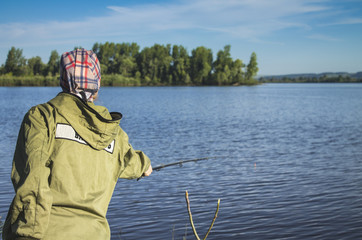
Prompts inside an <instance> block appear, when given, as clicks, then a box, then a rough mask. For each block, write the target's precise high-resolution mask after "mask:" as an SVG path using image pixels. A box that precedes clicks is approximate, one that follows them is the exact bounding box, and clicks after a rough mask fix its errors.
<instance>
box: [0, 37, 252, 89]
mask: <svg viewBox="0 0 362 240" xmlns="http://www.w3.org/2000/svg"><path fill="white" fill-rule="evenodd" d="M76 48H79V47H76ZM76 48H75V49H76ZM230 49H231V46H230V45H226V46H225V47H224V49H223V50H219V51H218V52H217V54H216V59H215V60H214V56H213V52H212V50H211V49H209V48H206V47H203V46H200V47H197V48H195V49H193V50H192V51H191V53H190V54H189V53H188V51H187V49H186V48H185V47H183V46H182V45H171V44H167V45H160V44H154V45H153V46H151V47H145V48H143V49H142V50H141V49H140V46H139V45H138V44H137V43H112V42H106V43H95V44H94V45H93V48H92V50H93V51H94V52H95V53H96V54H97V57H98V59H99V61H100V63H101V71H102V81H101V82H102V85H105V86H141V85H142V86H159V85H160V86H169V85H173V86H174V85H195V86H201V85H220V86H221V85H253V84H257V83H258V81H257V80H256V79H255V77H256V75H257V72H258V70H259V69H258V63H257V57H256V54H255V52H253V53H252V54H251V57H250V61H249V63H248V64H247V65H246V64H244V63H243V61H242V60H240V59H235V60H234V59H233V58H232V57H231V54H230ZM59 60H60V55H59V54H58V52H57V51H56V50H53V51H52V52H51V54H50V57H49V60H48V62H47V63H43V62H42V60H41V58H40V57H39V56H36V57H32V58H30V59H26V58H25V57H24V56H23V51H22V49H18V48H15V47H12V48H11V49H10V50H9V52H8V55H7V59H6V62H5V64H3V65H2V66H1V67H0V85H12V84H13V85H57V84H58V82H57V77H58V75H59ZM36 79H37V80H36ZM39 79H43V84H39V83H38V84H36V83H35V82H34V81H39ZM1 82H2V83H1ZM14 82H15V84H14Z"/></svg>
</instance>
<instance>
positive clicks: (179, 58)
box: [171, 45, 191, 85]
mask: <svg viewBox="0 0 362 240" xmlns="http://www.w3.org/2000/svg"><path fill="white" fill-rule="evenodd" d="M189 72H190V57H189V55H188V53H187V50H186V48H184V47H183V46H181V45H180V46H178V45H174V46H173V47H172V64H171V74H172V84H173V85H188V84H190V83H191V78H190V74H189Z"/></svg>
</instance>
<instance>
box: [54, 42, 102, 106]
mask: <svg viewBox="0 0 362 240" xmlns="http://www.w3.org/2000/svg"><path fill="white" fill-rule="evenodd" d="M100 84H101V68H100V65H99V61H98V58H97V56H96V54H95V53H94V52H93V51H88V50H85V49H84V48H82V49H77V50H74V51H71V52H65V53H63V54H62V56H61V59H60V86H61V87H62V89H63V91H64V92H68V93H72V94H74V95H77V96H79V97H81V98H82V99H83V100H84V101H89V100H90V98H91V97H92V96H93V95H94V94H96V93H97V92H98V90H99V88H100Z"/></svg>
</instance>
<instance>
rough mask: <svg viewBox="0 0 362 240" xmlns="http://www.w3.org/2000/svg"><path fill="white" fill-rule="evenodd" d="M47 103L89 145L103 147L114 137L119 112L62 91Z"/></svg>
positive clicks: (120, 116) (117, 125) (117, 126)
mask: <svg viewBox="0 0 362 240" xmlns="http://www.w3.org/2000/svg"><path fill="white" fill-rule="evenodd" d="M48 103H49V104H50V105H52V106H53V107H54V108H55V109H56V111H58V113H59V114H60V115H62V116H63V117H64V118H65V119H66V120H67V121H68V123H69V124H70V125H71V126H72V127H73V128H74V130H75V131H76V132H77V134H78V135H79V136H80V137H81V138H82V139H83V140H84V141H86V142H87V143H88V144H89V145H90V146H91V147H93V148H95V149H97V150H101V149H104V148H106V147H107V146H108V145H109V144H110V143H111V142H112V141H113V140H114V139H115V138H116V135H117V132H118V128H119V123H120V121H121V118H122V114H121V113H117V112H111V113H110V112H109V111H108V110H107V108H105V107H102V106H96V105H94V103H92V102H87V103H85V102H84V101H82V100H81V99H80V98H78V97H77V96H75V95H73V94H70V93H64V92H62V93H59V94H58V95H57V96H56V97H55V98H53V99H52V100H50V101H49V102H48Z"/></svg>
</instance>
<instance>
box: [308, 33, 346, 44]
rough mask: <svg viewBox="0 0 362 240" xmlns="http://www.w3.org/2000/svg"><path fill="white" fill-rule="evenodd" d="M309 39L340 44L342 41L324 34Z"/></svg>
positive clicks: (311, 36) (314, 35) (310, 36)
mask: <svg viewBox="0 0 362 240" xmlns="http://www.w3.org/2000/svg"><path fill="white" fill-rule="evenodd" d="M307 38H309V39H315V40H321V41H328V42H339V41H341V39H338V38H335V37H331V36H328V35H324V34H313V35H309V36H308V37H307Z"/></svg>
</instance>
